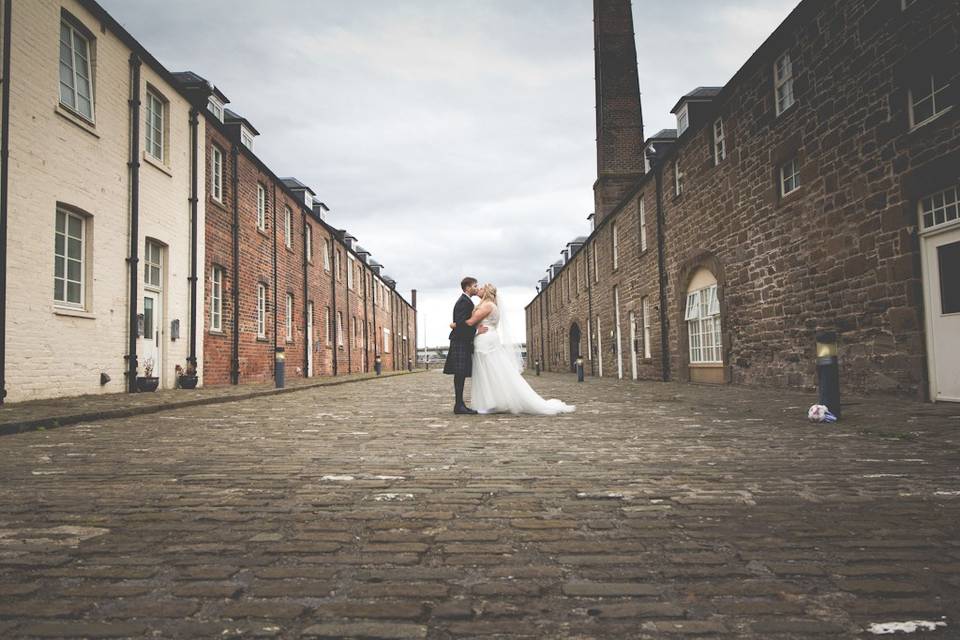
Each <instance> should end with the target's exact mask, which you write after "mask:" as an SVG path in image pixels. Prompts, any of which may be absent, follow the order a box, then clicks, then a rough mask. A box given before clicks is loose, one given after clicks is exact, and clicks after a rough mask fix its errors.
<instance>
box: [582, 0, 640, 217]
mask: <svg viewBox="0 0 960 640" xmlns="http://www.w3.org/2000/svg"><path fill="white" fill-rule="evenodd" d="M593 37H594V63H595V66H596V69H595V72H594V73H595V82H596V94H597V95H596V100H597V104H596V113H597V181H596V182H595V183H594V185H593V194H594V202H595V204H596V216H597V217H596V220H595V223H596V224H599V223H600V222H601V221H603V219H604V218H605V217H606V216H607V215H608V214H609V213H610V212H611V211H613V209H614V208H616V206H617V205H618V204H620V202H621V201H622V200H623V198H624V197H625V196H626V195H627V192H628V191H629V190H630V187H631V186H633V185H634V184H635V183H636V181H637V180H638V179H639V178H640V176H642V175H643V169H644V166H643V115H642V113H641V110H640V83H639V80H638V79H637V45H636V41H635V40H634V34H633V13H632V10H631V7H630V0H593Z"/></svg>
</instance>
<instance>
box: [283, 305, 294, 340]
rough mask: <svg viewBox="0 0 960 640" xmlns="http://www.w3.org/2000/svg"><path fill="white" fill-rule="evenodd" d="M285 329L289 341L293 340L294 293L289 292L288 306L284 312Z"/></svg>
mask: <svg viewBox="0 0 960 640" xmlns="http://www.w3.org/2000/svg"><path fill="white" fill-rule="evenodd" d="M284 331H285V333H286V338H287V342H293V295H292V294H289V293H288V294H287V308H286V313H284Z"/></svg>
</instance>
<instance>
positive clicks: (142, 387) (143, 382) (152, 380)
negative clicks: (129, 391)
mask: <svg viewBox="0 0 960 640" xmlns="http://www.w3.org/2000/svg"><path fill="white" fill-rule="evenodd" d="M159 386H160V378H157V377H154V376H151V377H149V378H147V377H144V376H137V391H141V392H145V391H156V390H157V387H159Z"/></svg>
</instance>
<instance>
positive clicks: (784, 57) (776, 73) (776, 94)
mask: <svg viewBox="0 0 960 640" xmlns="http://www.w3.org/2000/svg"><path fill="white" fill-rule="evenodd" d="M796 102H797V101H796V99H795V98H794V95H793V63H792V62H791V61H790V52H789V51H785V52H784V53H782V54H781V55H780V57H779V58H777V59H776V60H775V61H774V63H773V103H774V107H775V108H776V112H777V115H778V116H779V115H780V114H781V113H784V112H785V111H786V110H787V109H789V108H790V107H792V106H793V105H794V104H796Z"/></svg>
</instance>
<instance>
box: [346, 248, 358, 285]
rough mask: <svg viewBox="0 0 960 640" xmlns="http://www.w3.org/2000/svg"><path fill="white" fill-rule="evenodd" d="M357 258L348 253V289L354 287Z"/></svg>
mask: <svg viewBox="0 0 960 640" xmlns="http://www.w3.org/2000/svg"><path fill="white" fill-rule="evenodd" d="M355 262H356V259H355V258H354V257H353V256H352V255H350V254H349V253H348V254H347V289H353V272H354V271H355V270H356V266H355V264H354V263H355Z"/></svg>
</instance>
